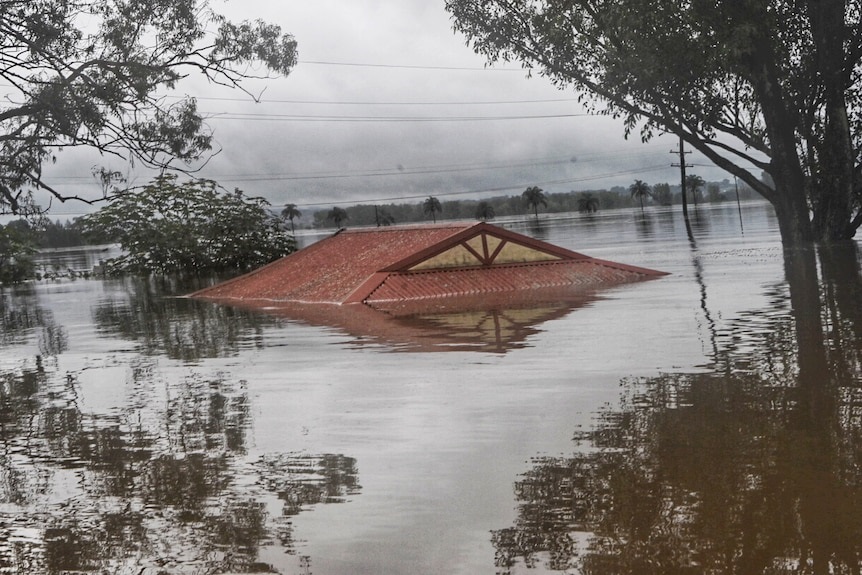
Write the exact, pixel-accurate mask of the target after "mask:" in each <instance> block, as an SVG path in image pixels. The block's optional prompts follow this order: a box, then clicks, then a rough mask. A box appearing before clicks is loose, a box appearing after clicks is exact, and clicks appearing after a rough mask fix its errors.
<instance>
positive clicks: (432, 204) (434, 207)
mask: <svg viewBox="0 0 862 575" xmlns="http://www.w3.org/2000/svg"><path fill="white" fill-rule="evenodd" d="M422 209H423V210H425V213H426V214H431V218H432V219H433V220H434V223H435V224H436V223H437V213H438V212H442V211H443V206H441V205H440V200H438V199H437V198H435V197H434V196H429V197H428V199H427V200H425V202H424V203H423V204H422Z"/></svg>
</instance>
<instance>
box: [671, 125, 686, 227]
mask: <svg viewBox="0 0 862 575" xmlns="http://www.w3.org/2000/svg"><path fill="white" fill-rule="evenodd" d="M670 153H671V154H679V163H678V164H671V166H673V167H674V168H679V172H680V182H681V184H682V187H681V189H682V216H683V218H685V225H686V226H688V225H689V223H688V198H687V197H686V196H687V195H688V194H686V191H685V169H686V168H687V167H688V168H690V167H691V165H686V163H685V155H686V154H690V153H691V152H687V151H686V150H685V140H683V139H682V136H680V137H679V150H671V151H670Z"/></svg>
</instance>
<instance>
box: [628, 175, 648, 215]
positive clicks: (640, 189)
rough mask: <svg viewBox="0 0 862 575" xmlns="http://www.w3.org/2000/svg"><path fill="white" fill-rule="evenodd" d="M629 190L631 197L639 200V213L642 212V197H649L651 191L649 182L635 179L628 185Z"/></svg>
mask: <svg viewBox="0 0 862 575" xmlns="http://www.w3.org/2000/svg"><path fill="white" fill-rule="evenodd" d="M629 192H631V195H632V197H633V198H636V199H637V200H639V201H640V204H641V215H643V213H644V197H650V195H651V193H652V189H651V188H650V187H649V184H647V183H646V182H643V181H641V180H635V183H633V184H632V185H631V186H629Z"/></svg>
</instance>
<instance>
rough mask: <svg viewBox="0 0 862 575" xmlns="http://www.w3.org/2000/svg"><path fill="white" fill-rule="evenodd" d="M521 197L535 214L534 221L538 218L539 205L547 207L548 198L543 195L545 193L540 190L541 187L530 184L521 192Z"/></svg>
mask: <svg viewBox="0 0 862 575" xmlns="http://www.w3.org/2000/svg"><path fill="white" fill-rule="evenodd" d="M521 198H522V199H523V200H524V202H525V203H526V204H527V206H529V207H531V208H533V214H535V216H536V221H538V220H539V206H544V207H548V199H547V198H546V197H545V193H544V192H543V191H542V188H539V187H537V186H530V187H529V188H527V189H526V190H524V192H523V193H522V194H521Z"/></svg>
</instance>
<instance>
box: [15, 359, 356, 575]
mask: <svg viewBox="0 0 862 575" xmlns="http://www.w3.org/2000/svg"><path fill="white" fill-rule="evenodd" d="M151 361H154V360H150V359H147V358H142V359H140V360H138V363H137V364H136V365H135V366H133V369H132V370H131V373H130V376H129V380H128V381H127V382H126V383H125V388H126V393H127V394H128V401H126V402H125V403H124V404H123V406H122V407H120V408H117V409H114V410H104V411H102V412H94V411H92V410H91V409H87V408H86V407H84V403H83V400H82V397H83V396H84V395H86V394H85V393H84V386H83V384H82V382H81V381H80V379H81V377H82V374H81V373H62V372H59V370H57V368H56V367H51V366H50V365H46V364H45V362H44V361H43V360H42V359H41V357H38V356H37V357H36V358H34V359H28V360H21V362H20V365H18V366H17V368H14V369H7V370H3V371H0V571H3V572H12V573H49V574H54V573H57V574H59V573H68V572H82V571H87V572H98V573H144V572H152V573H216V572H273V571H274V568H273V567H272V566H270V565H267V564H265V563H263V562H261V560H260V558H259V555H260V552H261V549H262V548H264V547H266V546H273V545H274V546H278V547H279V548H281V549H282V550H283V551H285V552H287V553H294V552H295V550H294V548H293V540H294V537H293V535H292V529H293V527H292V524H291V523H290V521H289V518H290V517H291V516H294V515H296V514H297V513H299V512H301V511H303V510H305V509H308V507H309V506H310V505H313V504H320V503H323V504H326V503H339V502H342V501H344V500H345V498H346V497H347V496H348V495H351V494H355V493H358V492H359V485H358V480H357V476H358V471H357V467H356V461H355V460H354V459H352V458H350V457H346V456H343V455H338V454H322V455H313V454H289V453H275V454H268V455H263V456H259V457H254V458H248V457H246V454H247V439H246V435H247V431H248V429H249V428H250V424H251V422H250V419H251V415H250V407H249V397H248V391H247V389H246V383H245V382H244V381H242V380H234V379H230V378H228V377H227V376H218V377H203V376H201V375H196V374H190V375H187V376H186V377H178V378H176V380H173V381H165V382H163V381H157V380H156V379H154V375H153V374H154V364H153V363H151ZM273 499H277V500H282V501H283V502H284V505H283V508H282V509H279V508H278V507H277V506H276V507H274V506H272V505H270V504H269V503H268V502H269V501H270V500H273Z"/></svg>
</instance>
